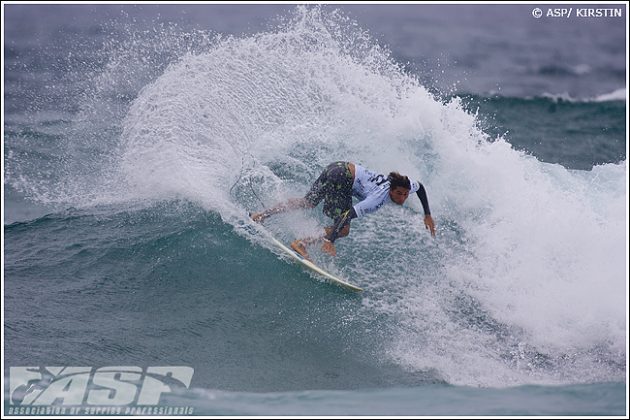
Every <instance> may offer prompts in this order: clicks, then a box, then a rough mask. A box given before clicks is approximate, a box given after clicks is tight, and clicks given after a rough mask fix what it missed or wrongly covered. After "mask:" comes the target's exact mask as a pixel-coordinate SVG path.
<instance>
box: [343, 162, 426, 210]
mask: <svg viewBox="0 0 630 420" xmlns="http://www.w3.org/2000/svg"><path fill="white" fill-rule="evenodd" d="M354 168H355V173H354V183H353V184H352V195H353V196H355V197H356V198H358V199H359V200H360V202H359V203H357V204H355V205H354V211H355V212H356V213H357V217H363V216H365V215H366V214H370V213H373V212H375V211H376V210H378V209H380V208H381V206H383V204H385V203H386V202H387V201H388V200H390V198H389V187H390V183H389V181H388V180H387V177H386V176H384V175H382V174H377V173H376V172H372V171H370V170H369V169H366V168H364V167H362V166H360V165H357V164H355V165H354ZM419 189H420V184H419V183H418V182H416V181H411V190H410V191H409V194H412V193H415V192H416V191H418V190H419Z"/></svg>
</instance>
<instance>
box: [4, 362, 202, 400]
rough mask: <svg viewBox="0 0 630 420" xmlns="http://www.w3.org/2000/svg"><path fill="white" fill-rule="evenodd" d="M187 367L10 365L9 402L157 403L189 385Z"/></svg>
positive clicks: (190, 369)
mask: <svg viewBox="0 0 630 420" xmlns="http://www.w3.org/2000/svg"><path fill="white" fill-rule="evenodd" d="M193 373H194V369H193V368H191V367H188V366H153V367H147V368H146V369H143V368H141V367H139V366H107V367H101V368H97V369H94V368H92V367H72V366H65V367H53V366H49V367H41V366H40V367H11V368H10V371H9V401H10V404H11V405H19V406H51V405H56V406H58V405H71V406H77V405H107V406H125V405H130V404H135V405H158V404H159V403H160V397H161V396H162V394H165V393H171V392H173V391H174V390H176V389H178V388H179V389H181V388H186V389H187V388H188V387H189V386H190V382H191V380H192V376H193Z"/></svg>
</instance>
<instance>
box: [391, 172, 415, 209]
mask: <svg viewBox="0 0 630 420" xmlns="http://www.w3.org/2000/svg"><path fill="white" fill-rule="evenodd" d="M387 180H388V181H389V185H390V187H389V198H391V199H392V201H393V202H394V203H396V204H399V205H403V204H404V202H405V201H406V200H407V198H408V197H409V191H410V190H411V182H410V181H409V178H407V177H406V176H404V175H401V174H399V173H398V172H390V173H389V175H388V176H387Z"/></svg>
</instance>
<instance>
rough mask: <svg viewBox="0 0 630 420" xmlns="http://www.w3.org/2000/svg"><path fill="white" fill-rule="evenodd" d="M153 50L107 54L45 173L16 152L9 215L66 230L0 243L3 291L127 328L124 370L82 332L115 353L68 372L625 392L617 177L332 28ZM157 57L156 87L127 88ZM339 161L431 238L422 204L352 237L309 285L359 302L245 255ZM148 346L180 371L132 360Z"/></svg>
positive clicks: (256, 250)
mask: <svg viewBox="0 0 630 420" xmlns="http://www.w3.org/2000/svg"><path fill="white" fill-rule="evenodd" d="M163 36H164V38H162V39H161V40H160V42H156V43H153V44H151V43H148V44H147V43H146V42H144V43H143V40H142V39H140V40H136V39H134V40H131V41H130V43H129V44H125V45H124V47H125V48H126V49H125V50H124V51H125V54H123V52H122V48H121V50H116V49H113V50H112V51H111V54H113V56H112V57H111V58H110V61H109V63H110V65H108V66H106V67H105V68H103V70H102V72H101V73H100V74H99V75H98V79H97V81H96V82H95V86H94V87H93V89H92V91H91V93H90V94H89V95H87V96H86V97H85V98H84V99H83V100H82V101H83V102H82V104H81V106H82V108H81V109H82V111H81V112H80V113H79V117H78V118H76V119H74V120H73V121H72V122H71V127H70V128H69V129H67V130H64V131H62V132H61V133H58V134H57V137H55V138H57V139H59V144H58V146H57V147H56V148H53V150H51V151H49V152H48V154H46V153H44V152H42V153H44V155H43V156H39V157H37V156H36V157H29V156H26V155H25V154H24V151H23V150H20V149H19V147H18V146H15V147H13V146H12V147H13V148H12V149H11V150H13V152H12V155H11V157H10V158H9V159H10V161H9V169H8V171H7V181H8V184H9V185H10V187H11V188H12V189H13V190H14V191H17V192H18V193H19V194H22V195H24V196H25V197H28V198H30V199H32V200H35V201H37V202H38V203H40V204H42V205H49V206H53V207H56V208H68V207H73V208H75V211H77V212H78V215H77V216H76V217H75V216H73V213H72V212H71V213H70V214H66V213H64V212H61V213H59V214H55V215H51V216H47V217H45V218H42V219H37V220H35V221H34V222H32V223H18V224H14V225H11V226H9V227H8V228H7V230H6V235H7V237H6V238H7V239H6V243H7V255H6V265H7V273H6V275H7V283H13V282H18V281H22V282H25V283H23V284H30V285H31V286H33V287H35V284H34V282H35V283H37V284H38V285H39V286H38V287H44V288H46V287H47V286H46V285H45V284H40V283H41V282H40V281H39V280H38V281H36V280H34V279H41V278H46V277H47V276H49V275H50V274H45V273H51V272H52V273H55V274H54V277H55V278H56V279H58V280H59V281H61V280H62V279H65V281H63V282H62V284H63V285H64V286H63V287H65V288H67V290H68V291H69V292H72V291H73V290H74V291H75V292H76V293H78V294H79V295H80V296H83V297H87V298H88V301H92V302H93V300H90V299H102V298H104V299H105V302H109V301H112V302H114V301H117V300H118V299H121V298H122V302H123V303H121V304H120V305H122V307H120V308H119V309H120V311H122V312H118V313H123V314H125V315H124V316H122V315H121V316H122V318H116V317H115V315H114V312H112V318H111V319H112V320H115V319H130V320H134V321H133V322H132V323H131V324H130V325H129V326H128V327H127V328H128V330H127V333H128V334H129V335H131V336H135V337H137V340H138V341H137V343H136V346H134V345H131V346H127V345H123V344H121V343H122V341H120V340H121V339H120V338H119V337H118V338H117V336H116V333H115V330H114V329H113V327H112V326H111V324H110V323H109V321H106V322H105V324H103V325H100V324H98V325H97V331H100V332H101V334H103V331H109V332H110V334H111V335H107V336H106V337H101V338H98V337H96V336H95V337H94V340H96V342H97V343H101V344H102V345H103V346H104V347H101V350H99V349H98V348H88V349H86V350H87V352H86V353H85V355H86V356H85V357H86V358H87V359H89V360H84V362H96V361H99V362H101V363H105V362H106V361H107V360H112V359H115V358H116V357H117V356H116V355H118V357H120V355H121V354H122V355H124V358H125V359H126V360H128V361H129V362H128V363H131V362H132V361H138V360H161V361H164V360H166V361H173V363H175V362H186V363H189V364H191V365H193V366H195V367H196V369H197V372H199V377H200V378H203V379H199V380H200V382H201V383H200V385H199V386H202V387H216V388H220V389H228V390H285V389H314V388H318V389H324V388H356V387H361V386H367V385H374V386H392V385H415V384H418V383H426V382H446V383H449V384H455V385H470V386H478V385H480V386H493V387H494V386H496V387H506V386H512V385H519V384H532V383H534V384H575V383H591V382H600V381H622V380H623V378H624V377H625V369H626V366H625V360H626V345H625V343H626V293H625V290H626V280H625V279H626V277H625V266H624V264H623V262H624V261H625V260H626V254H627V249H626V247H625V245H624V244H625V242H626V241H625V239H626V232H627V224H626V201H627V197H626V184H625V180H626V177H627V164H626V161H625V157H623V160H621V161H620V162H617V163H605V164H601V165H595V166H594V167H592V169H589V170H577V169H568V168H566V167H564V166H561V165H558V164H553V163H546V162H543V161H541V160H539V159H538V158H536V157H535V156H532V155H530V154H528V153H526V152H524V151H521V150H518V149H516V148H515V147H513V146H512V145H511V144H510V143H509V142H508V140H509V135H506V136H501V135H490V134H488V132H487V130H484V129H483V124H482V123H481V120H480V117H479V116H477V115H476V114H474V113H472V112H470V111H468V110H467V109H466V106H465V104H464V103H463V101H462V100H461V99H459V98H452V99H449V100H443V99H440V98H438V97H436V96H435V95H433V94H432V93H430V92H429V91H428V90H427V89H426V88H425V87H424V86H423V85H422V84H421V83H420V82H419V81H418V79H417V78H416V77H415V76H414V75H412V74H409V73H408V72H407V71H405V70H404V68H403V67H402V66H400V65H399V64H397V62H396V61H394V60H393V59H392V58H391V55H390V53H389V51H388V50H387V49H384V48H382V47H379V46H378V44H377V43H376V42H374V40H373V39H372V38H371V37H370V36H369V35H368V34H367V33H366V32H365V31H363V30H362V29H360V28H359V27H358V25H356V23H354V22H352V21H351V20H349V19H347V18H346V17H344V16H343V15H341V14H339V13H337V12H334V11H332V12H327V11H326V12H325V11H323V10H322V9H320V8H298V9H297V10H296V11H295V13H293V14H292V15H290V16H289V17H288V18H286V19H285V20H284V21H282V22H281V23H279V24H278V25H277V26H275V27H273V28H272V29H270V30H268V31H263V32H259V33H257V34H255V35H251V36H240V37H231V36H230V37H220V36H212V37H210V36H207V34H204V35H203V36H200V35H199V36H198V37H197V38H194V39H193V41H190V43H189V44H185V42H183V41H182V38H180V35H173V34H168V33H166V34H164V35H163ZM183 44H184V46H186V45H187V47H186V48H184V47H182V45H183ZM140 46H142V48H141V47H140ZM158 47H164V48H163V49H162V50H161V51H165V52H164V56H165V57H166V58H164V57H162V59H163V60H166V61H160V63H161V64H160V66H159V67H160V68H161V69H162V72H161V73H159V74H156V75H152V76H146V75H145V74H144V73H142V72H141V71H140V70H141V69H144V67H139V68H138V72H135V71H134V70H135V67H134V66H141V65H142V63H143V61H142V60H135V59H136V58H139V57H140V56H145V57H146V54H148V55H149V58H155V59H158V58H160V55H159V54H158V53H157V52H156V51H158V50H159V48H158ZM151 48H154V49H153V50H151ZM169 48H170V49H169ZM146 49H149V52H148V53H147V51H146ZM169 52H172V54H171V55H169ZM149 62H150V60H149ZM144 63H145V64H146V62H144ZM165 63H166V64H167V65H165ZM138 74H140V76H138ZM145 76H146V78H145ZM134 77H136V78H135V79H134ZM145 79H146V80H147V83H146V84H143V85H142V87H141V88H137V91H136V94H135V96H134V95H131V96H132V97H133V100H129V101H128V102H126V103H124V104H125V105H123V106H118V107H117V106H114V105H112V104H116V100H120V98H119V97H118V96H116V95H115V94H114V93H120V91H121V90H123V87H124V88H126V89H129V90H130V91H131V92H134V89H135V88H134V87H133V86H131V85H134V83H139V82H140V81H142V80H145ZM112 91H113V92H114V93H112ZM539 102H540V101H539ZM534 106H542V107H545V106H548V104H547V103H543V104H542V105H536V104H534ZM99 116H100V117H99ZM101 129H103V130H101ZM96 132H98V133H100V134H98V135H94V133H96ZM32 159H41V161H40V162H46V163H47V164H48V165H49V167H50V168H51V169H50V171H49V173H51V174H53V175H52V176H50V177H47V176H44V175H45V174H44V175H42V172H41V171H38V170H37V168H36V167H35V166H38V165H34V164H33V162H36V160H32ZM334 160H349V161H353V162H357V163H360V164H361V165H364V166H366V167H368V168H371V169H373V170H376V171H380V172H382V173H387V172H389V171H392V170H397V171H399V172H401V173H403V174H407V175H409V176H410V177H412V178H414V179H418V180H421V182H422V183H423V184H424V185H425V186H426V188H427V190H428V194H429V198H430V202H431V207H432V210H433V213H434V217H435V219H436V222H437V224H438V226H439V231H438V236H437V238H436V239H435V240H434V239H432V238H431V237H430V236H429V235H428V234H427V232H426V231H425V229H424V227H423V225H422V218H421V216H420V215H419V214H418V213H419V212H421V208H420V205H419V202H418V200H416V199H415V198H411V199H410V200H409V204H408V205H406V206H405V207H394V206H386V207H385V208H383V209H382V210H381V211H379V212H378V213H377V214H374V215H370V216H368V217H366V218H364V219H360V220H356V221H353V223H352V234H351V235H350V236H349V237H348V238H345V239H343V240H340V241H339V246H338V252H339V257H338V258H337V259H336V260H335V261H324V262H323V264H325V266H326V267H327V268H329V269H330V270H332V271H334V272H336V273H338V274H341V275H343V276H345V277H347V278H349V279H352V281H353V282H355V283H357V284H358V285H360V286H362V287H363V288H365V289H366V292H365V293H364V294H362V295H361V296H360V297H348V296H347V295H345V294H343V293H336V290H335V289H334V288H331V287H329V286H326V285H323V284H321V283H314V282H312V281H311V279H309V276H308V275H307V274H305V273H303V272H302V271H301V270H300V269H299V268H297V267H294V266H291V265H287V264H285V263H284V262H283V261H281V260H278V259H277V258H276V257H275V256H274V255H273V254H271V253H269V251H268V250H267V249H264V248H261V247H258V246H257V245H263V246H268V245H266V244H265V243H264V242H262V241H261V240H260V239H259V238H258V236H256V235H255V234H253V233H251V232H252V230H251V229H250V224H249V221H248V219H247V216H246V214H247V211H252V210H257V209H260V208H263V207H268V206H270V205H272V204H273V203H275V202H276V201H280V200H283V199H285V198H287V197H297V196H301V195H303V194H304V193H305V192H306V191H307V190H308V188H309V186H310V184H311V183H312V182H313V181H314V180H315V178H316V177H317V176H318V174H319V172H320V171H321V170H322V168H324V167H325V166H326V165H327V164H328V163H330V162H331V161H334ZM40 167H41V166H40ZM45 169H46V168H45ZM182 203H184V204H182ZM323 223H325V220H324V218H323V216H321V215H320V214H319V212H318V211H317V210H314V211H304V212H296V213H292V214H289V215H286V216H284V215H283V216H278V217H276V218H275V219H272V220H271V221H270V222H269V228H270V229H271V230H273V231H274V232H275V233H276V234H277V235H278V236H279V237H281V238H283V239H286V240H288V239H289V238H292V237H294V236H296V235H303V234H307V233H312V232H315V231H317V229H320V228H318V226H321V225H322V224H323ZM59 232H61V233H59ZM58 235H61V236H58ZM60 237H61V238H62V239H61V243H62V244H63V245H59V246H56V247H55V246H52V245H51V244H52V243H53V241H58V240H59V238H60ZM63 238H65V239H63ZM36 240H38V241H44V243H43V245H42V246H41V248H40V247H38V246H37V244H36V243H35V242H36ZM47 241H48V242H47ZM252 244H255V245H256V247H252ZM28 249H31V251H27V250H28ZM34 250H39V251H40V253H36V252H34ZM51 270H52V271H51ZM69 279H74V280H73V281H70V280H69ZM48 287H50V286H48ZM134 292H136V293H138V294H137V295H135V296H141V297H142V298H141V299H139V300H138V301H137V302H136V301H133V299H132V300H131V301H130V300H129V299H131V298H130V297H129V296H132V295H129V293H134ZM24 293H26V292H25V291H23V290H20V289H19V288H13V287H12V286H9V290H8V292H7V296H8V298H12V299H14V300H8V301H7V304H8V308H9V310H8V312H7V320H8V324H13V325H10V326H9V327H8V329H7V340H8V341H9V342H11V341H13V342H14V343H22V344H26V343H29V337H30V336H29V333H28V331H29V329H28V323H29V322H30V321H28V320H27V321H17V320H18V318H19V315H20V314H21V311H22V309H21V307H20V306H19V305H18V304H17V303H15V302H19V301H20V297H22V298H25V297H24V296H23V295H22V294H24ZM51 293H52V294H53V296H57V297H59V299H61V296H60V295H59V294H58V293H57V292H54V290H51ZM108 294H111V295H108ZM90 296H92V297H91V298H90ZM152 296H153V298H152ZM153 299H157V300H153ZM53 302H54V299H53ZM61 302H62V303H63V300H62V301H61ZM155 302H162V303H164V305H165V308H168V309H167V310H164V311H161V310H160V311H157V309H155V306H154V305H155ZM40 304H42V305H45V307H47V305H48V304H47V303H46V302H41V303H40ZM77 307H78V308H79V310H81V311H85V312H86V313H89V308H90V307H91V306H90V305H87V304H85V303H82V304H77ZM102 309H103V310H105V307H103V308H102ZM33 310H34V311H36V310H37V307H33ZM50 310H52V311H53V313H55V312H59V310H58V309H57V310H55V309H54V308H52V307H51V308H50ZM151 314H153V315H151ZM11 319H13V320H14V321H15V322H12V321H11ZM53 319H54V318H53ZM61 319H64V318H63V317H62V318H61ZM155 319H160V320H161V321H164V322H163V323H162V322H161V323H160V324H159V325H158V326H152V325H153V322H154V321H155ZM22 322H25V324H24V325H22V324H21V323H22ZM54 322H56V321H53V323H54ZM94 322H96V321H94ZM112 322H113V321H112ZM94 325H96V324H93V326H94ZM108 325H109V327H108ZM57 328H60V329H63V328H64V327H63V325H62V324H59V325H57ZM79 330H80V331H82V329H81V328H79ZM60 331H61V330H60ZM84 332H85V333H86V334H88V335H89V334H90V333H89V331H84ZM92 334H94V333H92ZM44 336H45V334H44ZM165 336H169V337H177V338H178V339H179V340H181V341H178V342H177V346H181V344H179V343H184V346H186V347H188V348H192V350H191V351H190V352H187V354H186V355H182V354H181V348H180V347H177V346H176V345H175V343H171V345H167V346H166V347H164V348H162V350H160V347H158V348H153V349H151V348H150V347H149V346H147V345H146V342H155V343H156V344H159V343H162V345H164V344H163V339H162V338H161V337H165ZM252 340H253V343H252ZM45 342H46V341H45V340H44V341H42V343H40V344H42V346H43V345H44V343H45ZM193 343H195V344H193ZM31 344H32V343H31ZM178 348H179V350H178ZM103 349H104V350H103ZM59 351H60V354H61V355H63V356H64V357H65V358H62V360H68V358H69V359H70V360H72V357H75V358H76V357H77V356H76V354H75V356H70V355H71V354H74V353H75V352H76V348H61V349H60V350H59ZM8 352H9V356H8V357H9V360H12V361H19V360H21V359H20V357H21V356H20V355H19V354H17V353H16V352H15V351H12V350H10V349H8ZM287 358H288V360H289V362H288V364H285V363H286V362H285V360H287ZM52 359H54V357H52ZM116 360H118V359H116ZM252 378H254V379H252Z"/></svg>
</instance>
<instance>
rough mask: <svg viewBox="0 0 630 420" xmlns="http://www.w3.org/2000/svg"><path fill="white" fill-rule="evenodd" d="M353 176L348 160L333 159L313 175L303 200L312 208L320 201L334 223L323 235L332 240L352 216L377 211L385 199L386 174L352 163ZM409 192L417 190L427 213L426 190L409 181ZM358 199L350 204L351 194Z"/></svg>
mask: <svg viewBox="0 0 630 420" xmlns="http://www.w3.org/2000/svg"><path fill="white" fill-rule="evenodd" d="M354 168H355V176H354V178H353V176H352V172H350V163H349V162H334V163H331V164H330V165H328V167H327V168H326V169H325V170H324V172H322V174H321V175H320V176H319V178H317V180H316V181H315V183H314V184H313V186H312V187H311V190H310V191H309V192H308V193H307V194H306V196H305V199H306V200H307V201H308V202H309V203H310V204H312V205H313V207H315V206H316V205H317V204H319V202H320V201H322V199H323V200H324V214H325V215H326V216H328V217H330V218H332V219H333V220H334V221H335V223H334V225H333V226H332V230H331V231H330V233H329V234H328V235H326V238H325V239H327V240H328V241H330V242H334V241H335V240H336V239H337V237H338V236H339V232H340V231H341V230H342V229H343V228H344V227H345V226H346V225H347V224H349V223H350V221H351V220H352V219H354V218H356V217H363V216H365V215H366V214H370V213H373V212H375V211H376V210H378V209H379V208H381V207H382V206H383V204H385V203H386V202H387V200H388V199H389V190H390V181H389V179H388V178H387V177H385V176H383V175H381V174H377V173H375V172H372V171H370V170H368V169H366V168H364V167H362V166H360V165H357V164H355V165H354ZM409 189H410V191H409V192H410V193H414V192H415V193H417V194H418V198H420V202H421V203H422V209H423V210H424V214H425V215H426V216H428V215H430V214H431V210H430V209H429V200H428V198H427V193H426V190H425V189H424V186H423V185H422V184H421V183H420V182H415V181H411V185H410V186H409ZM353 196H354V197H357V198H358V199H359V200H360V201H359V202H358V203H357V204H355V205H353V204H352V197H353Z"/></svg>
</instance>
